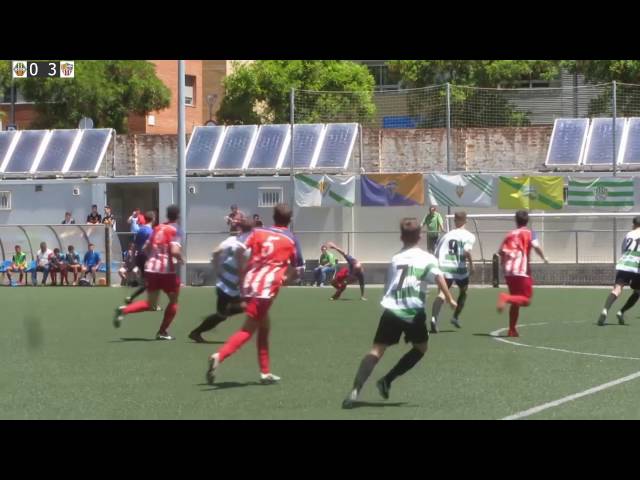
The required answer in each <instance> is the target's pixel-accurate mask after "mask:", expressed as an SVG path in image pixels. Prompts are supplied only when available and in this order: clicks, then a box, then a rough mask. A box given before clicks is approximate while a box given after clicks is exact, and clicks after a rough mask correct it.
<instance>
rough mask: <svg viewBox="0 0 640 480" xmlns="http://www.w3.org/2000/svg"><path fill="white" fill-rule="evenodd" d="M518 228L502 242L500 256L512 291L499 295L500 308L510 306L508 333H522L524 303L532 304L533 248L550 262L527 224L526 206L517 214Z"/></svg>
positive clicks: (512, 334) (505, 276)
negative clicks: (520, 323) (519, 314)
mask: <svg viewBox="0 0 640 480" xmlns="http://www.w3.org/2000/svg"><path fill="white" fill-rule="evenodd" d="M515 219H516V225H517V227H518V228H516V229H515V230H511V231H510V232H509V233H507V236H506V237H505V238H504V240H503V241H502V244H501V245H500V250H499V251H498V253H499V254H500V260H501V262H502V266H503V268H504V278H505V280H506V282H507V286H508V287H509V293H508V294H507V293H504V292H503V293H501V294H500V295H499V296H498V304H497V309H498V312H500V313H502V311H503V310H504V307H505V305H506V304H507V303H510V304H511V308H510V309H509V332H508V334H507V336H509V337H518V336H519V335H518V330H516V324H517V323H518V313H519V312H520V307H528V306H529V304H530V303H531V297H532V296H533V278H532V277H531V264H530V259H531V249H532V248H533V249H534V250H535V251H536V253H537V254H538V255H539V256H540V258H542V260H543V261H544V263H549V261H548V260H547V259H546V258H545V256H544V252H543V251H542V247H540V243H539V242H538V237H537V235H536V234H535V232H532V231H531V230H529V229H528V228H527V224H528V223H529V213H528V212H527V211H526V210H518V211H517V212H516V215H515Z"/></svg>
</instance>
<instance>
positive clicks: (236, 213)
mask: <svg viewBox="0 0 640 480" xmlns="http://www.w3.org/2000/svg"><path fill="white" fill-rule="evenodd" d="M244 217H245V215H244V213H243V212H241V211H240V210H238V206H237V205H231V213H229V215H227V216H226V217H224V220H225V221H226V222H227V225H228V226H229V231H236V230H238V229H239V228H240V222H242V219H243V218H244Z"/></svg>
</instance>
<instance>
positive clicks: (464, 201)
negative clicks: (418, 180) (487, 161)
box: [427, 174, 496, 207]
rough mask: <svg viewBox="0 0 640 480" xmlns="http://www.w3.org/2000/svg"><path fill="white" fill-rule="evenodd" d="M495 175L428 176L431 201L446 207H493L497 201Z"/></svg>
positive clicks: (433, 203) (432, 203)
mask: <svg viewBox="0 0 640 480" xmlns="http://www.w3.org/2000/svg"><path fill="white" fill-rule="evenodd" d="M495 182H496V177H495V176H493V175H472V174H466V175H437V174H431V175H429V176H428V177H427V189H428V192H429V203H430V204H431V205H441V206H445V207H491V206H493V205H495V203H496V195H495Z"/></svg>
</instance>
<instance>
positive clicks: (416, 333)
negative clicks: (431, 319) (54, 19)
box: [373, 310, 429, 345]
mask: <svg viewBox="0 0 640 480" xmlns="http://www.w3.org/2000/svg"><path fill="white" fill-rule="evenodd" d="M403 333H404V340H405V342H411V343H425V342H427V341H428V340H429V332H428V331H427V316H426V315H425V313H424V310H423V311H422V312H420V313H418V314H417V315H416V316H415V317H414V318H413V320H411V321H410V322H407V321H405V320H402V319H400V318H398V317H397V316H395V315H394V314H393V313H392V312H391V311H390V310H385V311H384V312H383V313H382V316H381V317H380V322H379V323H378V330H376V335H375V337H374V338H373V343H380V344H382V345H395V344H396V343H398V342H399V341H400V337H401V336H402V334H403Z"/></svg>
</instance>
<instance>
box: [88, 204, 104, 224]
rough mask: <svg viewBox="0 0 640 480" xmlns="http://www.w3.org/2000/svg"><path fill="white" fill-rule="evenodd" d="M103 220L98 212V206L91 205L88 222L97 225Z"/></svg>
mask: <svg viewBox="0 0 640 480" xmlns="http://www.w3.org/2000/svg"><path fill="white" fill-rule="evenodd" d="M101 222H102V215H100V214H99V213H98V206H97V205H91V213H90V214H89V215H87V223H90V224H92V225H96V224H98V223H101Z"/></svg>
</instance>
